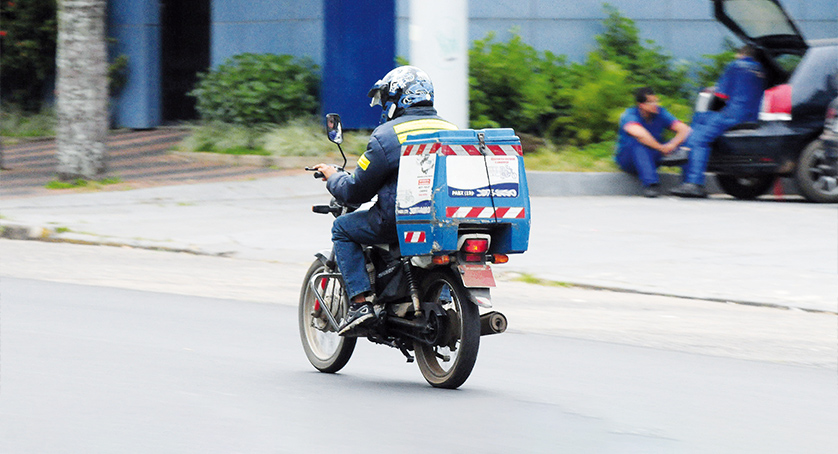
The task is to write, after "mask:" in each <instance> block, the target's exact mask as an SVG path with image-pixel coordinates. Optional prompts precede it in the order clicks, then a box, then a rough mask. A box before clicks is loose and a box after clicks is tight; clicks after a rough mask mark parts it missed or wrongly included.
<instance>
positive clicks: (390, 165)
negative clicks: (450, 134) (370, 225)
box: [326, 107, 457, 236]
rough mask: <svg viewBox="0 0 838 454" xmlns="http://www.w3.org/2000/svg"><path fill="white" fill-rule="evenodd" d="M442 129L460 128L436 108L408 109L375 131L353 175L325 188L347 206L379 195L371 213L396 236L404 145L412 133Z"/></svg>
mask: <svg viewBox="0 0 838 454" xmlns="http://www.w3.org/2000/svg"><path fill="white" fill-rule="evenodd" d="M440 129H457V127H456V126H455V125H453V124H451V123H449V122H447V121H445V120H443V119H442V118H440V117H439V116H437V114H436V109H434V108H433V107H408V108H407V109H405V111H404V113H403V114H402V115H401V116H400V117H398V118H396V119H394V120H390V121H388V122H386V123H384V124H382V125H380V126H378V127H377V128H375V130H374V131H373V132H372V135H371V136H370V141H369V143H368V144H367V150H366V151H365V152H364V154H363V155H361V157H360V158H359V159H358V167H356V168H355V172H354V173H352V174H349V173H344V172H339V173H336V174H334V175H332V177H331V178H329V180H328V181H327V182H326V188H327V189H328V190H329V192H330V193H331V194H332V195H333V196H334V197H335V198H336V199H338V200H339V201H341V202H344V203H355V204H360V203H364V202H368V201H370V200H372V198H373V196H375V195H376V194H378V201H376V203H375V205H373V207H372V208H370V213H371V214H373V218H374V219H376V220H377V221H378V223H379V224H378V226H379V227H380V228H381V230H380V231H381V232H382V233H388V234H392V235H393V236H395V229H396V183H397V180H398V175H399V160H400V158H401V148H402V143H404V141H405V140H406V139H407V136H408V135H409V134H417V133H425V132H434V131H438V130H440Z"/></svg>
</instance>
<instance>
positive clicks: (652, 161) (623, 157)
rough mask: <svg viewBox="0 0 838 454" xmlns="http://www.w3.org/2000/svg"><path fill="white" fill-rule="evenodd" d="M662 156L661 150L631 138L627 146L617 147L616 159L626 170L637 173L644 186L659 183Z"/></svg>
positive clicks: (633, 173)
mask: <svg viewBox="0 0 838 454" xmlns="http://www.w3.org/2000/svg"><path fill="white" fill-rule="evenodd" d="M662 156H663V155H662V154H661V152H660V151H658V150H655V149H652V148H649V147H647V146H646V145H643V144H642V143H640V142H638V141H637V139H634V138H631V139H630V140H629V141H628V143H627V144H626V145H625V146H623V147H620V148H618V149H617V155H616V156H615V157H614V160H615V161H616V162H617V165H618V166H620V168H621V169H623V171H624V172H628V173H630V174H632V175H637V177H638V178H640V182H641V183H643V186H651V185H653V184H657V183H658V163H659V162H660V160H661V157H662Z"/></svg>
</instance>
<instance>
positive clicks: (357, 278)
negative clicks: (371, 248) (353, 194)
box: [332, 210, 398, 299]
mask: <svg viewBox="0 0 838 454" xmlns="http://www.w3.org/2000/svg"><path fill="white" fill-rule="evenodd" d="M385 230H386V231H385ZM397 239H398V236H397V235H396V232H395V229H393V228H392V227H391V228H390V229H388V228H386V227H384V226H382V225H381V223H380V221H379V219H378V217H377V216H375V215H374V214H373V213H370V212H369V211H367V210H364V211H355V212H352V213H349V214H345V215H343V216H341V217H339V218H337V219H335V222H334V223H333V224H332V243H333V244H334V247H335V258H336V260H337V263H338V268H339V269H340V272H341V273H342V274H343V281H344V283H345V284H346V294H347V295H348V296H349V298H350V299H351V298H353V297H355V296H357V295H360V294H362V293H364V292H368V291H370V290H371V286H370V277H369V274H367V268H366V260H365V258H364V250H363V249H362V248H361V245H362V244H367V245H370V244H381V243H393V242H395V241H396V240H397Z"/></svg>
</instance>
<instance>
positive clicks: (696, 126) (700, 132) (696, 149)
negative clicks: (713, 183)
mask: <svg viewBox="0 0 838 454" xmlns="http://www.w3.org/2000/svg"><path fill="white" fill-rule="evenodd" d="M739 123H740V120H739V119H737V118H735V117H730V116H728V115H724V114H723V113H721V112H696V114H695V115H694V116H693V121H692V125H690V126H691V127H692V129H693V130H692V132H691V133H690V137H689V138H688V139H687V141H686V143H684V146H686V147H689V148H690V157H689V161H687V163H686V164H685V165H684V167H683V175H682V178H683V180H684V183H694V184H698V185H702V186H703V185H704V172H705V171H706V170H707V161H708V160H709V159H710V146H711V144H712V143H713V142H714V141H715V140H716V139H718V138H719V136H721V135H722V134H724V132H725V131H727V130H728V129H730V128H731V127H733V126H735V125H737V124H739Z"/></svg>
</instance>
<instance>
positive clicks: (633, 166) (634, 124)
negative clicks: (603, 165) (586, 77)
mask: <svg viewBox="0 0 838 454" xmlns="http://www.w3.org/2000/svg"><path fill="white" fill-rule="evenodd" d="M634 99H635V101H636V102H637V105H636V106H634V107H629V108H628V109H626V111H625V112H623V115H622V116H621V117H620V131H619V141H618V142H617V153H616V156H615V157H614V159H615V161H617V165H619V166H620V168H621V169H623V170H624V171H625V172H628V173H631V174H633V175H637V176H638V177H639V178H640V182H641V183H643V188H644V189H643V195H645V196H646V197H657V196H658V195H660V189H659V179H658V171H657V169H658V167H659V166H660V165H661V164H662V160H663V158H664V156H667V155H671V154H672V153H673V151H675V150H676V149H677V148H678V146H679V145H680V144H681V143H682V142H684V140H685V139H686V138H687V136H688V135H689V134H690V127H689V126H687V125H686V124H684V123H682V122H681V121H679V120H678V119H677V118H675V117H674V116H673V115H672V114H671V113H669V112H668V111H667V110H666V109H665V108H663V107H661V106H660V105H658V97H657V96H656V95H655V92H654V91H653V90H652V89H651V88H649V87H643V88H640V89H638V90H637V91H636V92H635V93H634ZM664 129H671V130H673V131H675V137H673V138H672V140H670V141H668V142H666V143H663V138H662V135H663V131H664Z"/></svg>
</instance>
